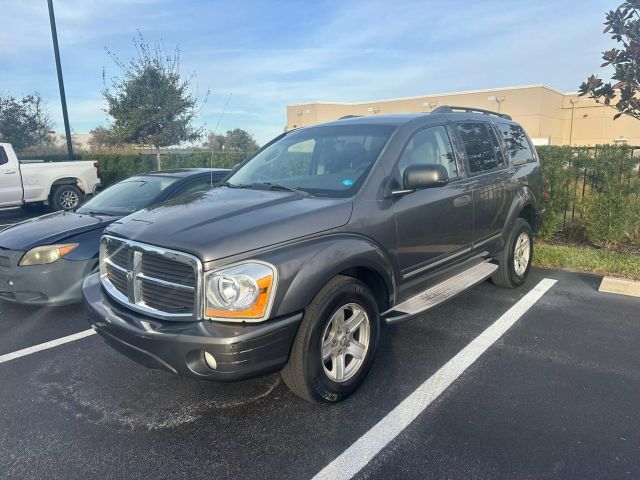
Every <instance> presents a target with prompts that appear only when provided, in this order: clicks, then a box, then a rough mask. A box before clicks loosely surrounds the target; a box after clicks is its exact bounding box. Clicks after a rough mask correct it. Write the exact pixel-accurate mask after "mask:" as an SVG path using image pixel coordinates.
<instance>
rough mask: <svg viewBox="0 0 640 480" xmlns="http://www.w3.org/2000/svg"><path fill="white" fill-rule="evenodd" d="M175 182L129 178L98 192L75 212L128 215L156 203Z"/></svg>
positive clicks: (155, 177) (164, 179)
mask: <svg viewBox="0 0 640 480" xmlns="http://www.w3.org/2000/svg"><path fill="white" fill-rule="evenodd" d="M177 180H178V178H177V177H162V176H155V175H149V176H140V177H131V178H128V179H126V180H123V181H122V182H120V183H116V184H115V185H113V186H112V187H109V188H107V189H106V190H104V191H102V192H100V193H99V194H98V195H96V196H95V197H94V198H92V199H91V200H89V201H88V202H87V203H85V204H84V205H83V206H82V207H81V208H79V209H78V210H77V211H78V213H107V214H111V215H129V214H130V213H133V212H136V211H138V210H140V209H142V208H144V207H148V206H149V205H151V204H152V203H155V202H157V201H158V197H159V196H160V194H161V193H162V192H163V191H164V190H165V189H166V188H167V187H169V185H171V184H173V183H175V182H176V181H177Z"/></svg>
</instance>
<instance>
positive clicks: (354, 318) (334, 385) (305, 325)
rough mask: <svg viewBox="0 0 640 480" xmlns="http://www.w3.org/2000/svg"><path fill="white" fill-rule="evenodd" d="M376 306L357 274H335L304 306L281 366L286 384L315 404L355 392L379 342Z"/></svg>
mask: <svg viewBox="0 0 640 480" xmlns="http://www.w3.org/2000/svg"><path fill="white" fill-rule="evenodd" d="M379 322H380V321H379V315H378V307H377V304H376V301H375V299H374V297H373V294H372V293H371V291H370V290H369V288H368V287H367V286H366V285H365V284H364V283H362V282H361V281H359V280H358V279H355V278H351V277H346V276H342V275H340V276H337V277H335V278H334V279H332V280H331V281H330V282H329V283H328V284H327V285H325V287H324V288H323V289H322V290H320V292H319V293H318V295H316V297H315V298H314V299H313V301H312V302H311V304H309V306H308V307H307V309H306V310H305V314H304V317H303V318H302V323H301V324H300V328H299V329H298V333H297V335H296V338H295V341H294V344H293V347H292V350H291V355H290V357H289V361H288V363H287V365H286V366H285V367H284V369H283V371H282V378H283V379H284V381H285V383H286V384H287V386H288V387H289V388H290V389H291V390H292V391H293V392H294V393H295V394H296V395H298V396H300V397H302V398H304V399H305V400H308V401H310V402H316V403H325V404H331V403H337V402H340V401H341V400H344V399H345V398H347V397H348V396H349V395H351V394H352V393H353V392H355V391H356V390H357V389H358V387H359V386H360V384H361V383H362V381H363V380H364V377H365V376H366V374H367V372H368V371H369V368H370V367H371V362H372V361H373V356H374V354H375V350H376V347H377V344H378V337H379V332H380V323H379Z"/></svg>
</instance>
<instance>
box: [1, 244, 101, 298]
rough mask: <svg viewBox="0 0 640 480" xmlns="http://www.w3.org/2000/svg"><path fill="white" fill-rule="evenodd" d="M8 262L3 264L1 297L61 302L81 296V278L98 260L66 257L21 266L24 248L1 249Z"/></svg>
mask: <svg viewBox="0 0 640 480" xmlns="http://www.w3.org/2000/svg"><path fill="white" fill-rule="evenodd" d="M0 254H1V255H2V256H3V257H5V258H8V259H9V260H8V265H6V264H5V265H2V266H0V298H1V299H3V300H6V301H9V302H15V303H22V304H29V305H42V306H58V305H66V304H69V303H77V302H80V301H81V300H82V289H81V287H82V280H83V279H84V277H85V276H86V275H87V273H89V272H90V271H91V269H92V268H93V266H94V265H95V263H96V260H95V259H91V260H66V259H64V258H63V259H60V260H58V261H57V262H54V263H49V264H47V265H30V266H27V267H20V266H18V262H19V261H20V258H22V255H23V254H24V252H20V251H17V250H2V251H1V252H0Z"/></svg>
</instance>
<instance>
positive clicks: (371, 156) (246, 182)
mask: <svg viewBox="0 0 640 480" xmlns="http://www.w3.org/2000/svg"><path fill="white" fill-rule="evenodd" d="M394 129H395V127H394V126H390V125H340V126H338V127H336V126H323V127H315V128H313V127H312V128H305V129H304V130H299V131H294V132H291V133H289V134H288V135H286V136H284V137H282V138H281V139H280V140H278V141H277V142H275V143H274V144H272V145H270V146H268V147H267V148H265V149H264V150H263V151H261V152H260V153H258V154H257V155H256V156H255V157H253V158H252V159H251V160H250V161H249V162H247V163H246V164H245V165H243V166H242V167H240V169H239V170H238V171H237V172H236V173H235V174H234V175H233V176H232V177H231V178H229V180H228V184H229V185H230V186H243V187H252V186H256V188H260V185H264V184H280V185H284V186H288V187H295V188H298V189H300V190H304V191H306V192H308V193H310V194H312V195H318V196H327V197H350V196H352V195H354V194H355V193H356V192H357V191H358V190H359V189H360V186H361V185H362V183H363V182H364V180H365V178H366V177H367V174H368V173H369V171H370V170H371V167H372V166H373V164H374V163H375V161H376V159H377V158H378V155H380V152H381V151H382V148H383V147H384V145H385V144H386V143H387V141H388V140H389V137H390V136H391V133H392V132H393V131H394Z"/></svg>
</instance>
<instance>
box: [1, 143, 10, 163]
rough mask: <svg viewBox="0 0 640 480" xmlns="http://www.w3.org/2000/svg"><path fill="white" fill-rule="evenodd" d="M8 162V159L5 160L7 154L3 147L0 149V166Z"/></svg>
mask: <svg viewBox="0 0 640 480" xmlns="http://www.w3.org/2000/svg"><path fill="white" fill-rule="evenodd" d="M8 161H9V159H8V158H7V154H6V152H5V151H4V147H0V165H4V164H5V163H7V162H8Z"/></svg>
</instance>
